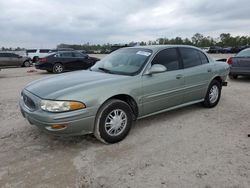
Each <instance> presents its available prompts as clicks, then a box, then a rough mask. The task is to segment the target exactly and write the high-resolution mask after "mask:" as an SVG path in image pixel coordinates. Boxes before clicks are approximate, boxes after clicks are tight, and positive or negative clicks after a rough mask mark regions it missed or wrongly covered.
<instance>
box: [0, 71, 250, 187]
mask: <svg viewBox="0 0 250 188" xmlns="http://www.w3.org/2000/svg"><path fill="white" fill-rule="evenodd" d="M28 70H35V69H34V68H13V69H4V70H2V71H0V187H4V188H9V187H16V188H29V187H31V188H33V187H38V188H43V187H60V188H63V187H79V188H85V187H115V188H118V187H122V188H123V187H125V188H129V187H130V188H133V187H136V188H137V187H139V188H141V187H142V188H145V187H150V188H158V187H170V188H175V187H192V188H194V187H201V188H214V187H229V188H236V187H237V188H242V187H244V188H249V187H250V138H249V137H247V135H248V134H250V114H249V112H250V78H239V79H237V80H229V85H228V87H224V88H223V91H222V97H221V101H220V103H219V104H218V106H217V107H215V108H213V109H206V108H203V107H202V106H200V105H193V106H190V107H186V108H182V109H179V110H175V111H171V112H167V113H163V114H160V115H156V116H153V117H150V118H147V119H143V120H140V121H137V123H136V125H135V126H134V127H133V128H132V130H131V132H130V134H129V135H128V137H127V138H126V139H125V140H124V141H122V142H120V143H118V144H113V145H104V144H102V143H100V142H99V141H97V140H96V139H95V138H94V137H93V136H91V135H89V136H79V137H68V138H58V137H54V136H50V135H47V134H45V133H43V132H41V131H39V130H38V129H37V128H36V127H35V126H32V125H29V123H28V122H27V121H26V120H25V119H24V118H23V117H22V116H21V113H20V112H19V107H18V100H19V97H20V92H21V90H22V88H24V87H25V85H26V84H28V83H29V82H31V81H32V80H36V79H39V78H42V77H45V76H50V74H48V73H46V72H44V71H37V72H31V73H28V72H27V71H28Z"/></svg>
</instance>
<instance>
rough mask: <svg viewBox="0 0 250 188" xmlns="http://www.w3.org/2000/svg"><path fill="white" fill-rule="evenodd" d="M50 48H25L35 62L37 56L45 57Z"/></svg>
mask: <svg viewBox="0 0 250 188" xmlns="http://www.w3.org/2000/svg"><path fill="white" fill-rule="evenodd" d="M49 51H50V49H28V50H26V53H27V56H28V57H30V58H31V59H32V61H33V62H36V61H37V60H38V58H42V57H45V56H47V55H48V54H49Z"/></svg>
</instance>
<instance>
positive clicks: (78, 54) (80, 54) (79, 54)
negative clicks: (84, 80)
mask: <svg viewBox="0 0 250 188" xmlns="http://www.w3.org/2000/svg"><path fill="white" fill-rule="evenodd" d="M73 54H74V57H85V55H83V54H82V53H77V52H74V53H73Z"/></svg>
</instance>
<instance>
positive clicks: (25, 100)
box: [23, 94, 36, 110]
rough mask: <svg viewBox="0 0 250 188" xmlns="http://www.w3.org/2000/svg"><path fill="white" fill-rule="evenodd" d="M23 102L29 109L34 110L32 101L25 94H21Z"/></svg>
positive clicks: (34, 106)
mask: <svg viewBox="0 0 250 188" xmlns="http://www.w3.org/2000/svg"><path fill="white" fill-rule="evenodd" d="M23 102H24V104H25V105H26V106H27V107H28V108H29V109H31V110H35V108H36V105H35V103H34V101H33V100H32V99H31V98H29V97H28V96H27V95H25V94H23Z"/></svg>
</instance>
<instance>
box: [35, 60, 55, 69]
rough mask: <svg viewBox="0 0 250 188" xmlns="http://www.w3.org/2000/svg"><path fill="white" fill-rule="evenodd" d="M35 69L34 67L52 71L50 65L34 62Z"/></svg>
mask: <svg viewBox="0 0 250 188" xmlns="http://www.w3.org/2000/svg"><path fill="white" fill-rule="evenodd" d="M35 67H36V69H40V70H49V71H52V70H53V65H52V64H50V63H39V62H36V64H35Z"/></svg>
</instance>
